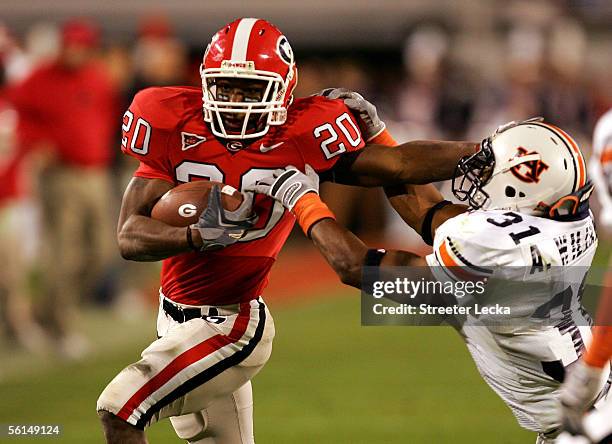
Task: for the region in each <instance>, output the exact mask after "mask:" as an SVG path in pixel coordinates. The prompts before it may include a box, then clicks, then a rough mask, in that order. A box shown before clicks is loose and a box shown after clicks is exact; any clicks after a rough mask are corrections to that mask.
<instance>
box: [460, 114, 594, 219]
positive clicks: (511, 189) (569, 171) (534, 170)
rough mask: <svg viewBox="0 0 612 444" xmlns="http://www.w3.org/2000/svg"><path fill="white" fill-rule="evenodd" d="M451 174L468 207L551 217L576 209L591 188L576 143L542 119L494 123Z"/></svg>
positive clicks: (576, 210) (567, 213) (573, 212)
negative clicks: (490, 133) (492, 130)
mask: <svg viewBox="0 0 612 444" xmlns="http://www.w3.org/2000/svg"><path fill="white" fill-rule="evenodd" d="M455 176H456V177H455V179H454V180H453V192H454V193H455V196H456V197H457V198H458V199H460V200H462V201H466V200H467V201H468V202H469V204H470V207H471V208H473V209H478V208H482V209H496V210H512V211H518V212H521V213H525V214H531V215H534V216H544V217H551V218H552V217H559V216H566V215H571V214H575V213H577V212H578V210H579V209H580V208H582V205H581V204H583V203H585V202H586V201H587V200H588V197H589V196H590V193H591V191H592V186H591V185H590V183H589V182H588V181H587V172H586V165H585V161H584V158H583V156H582V153H581V152H580V149H579V148H578V145H577V144H576V142H575V141H574V140H573V139H572V138H571V137H570V136H569V135H568V134H567V133H566V132H565V131H563V130H561V129H560V128H557V127H555V126H553V125H550V124H548V123H544V122H542V121H541V119H529V120H526V121H522V122H511V123H510V124H507V125H504V126H502V127H500V128H498V130H497V131H495V133H494V134H493V136H492V137H491V138H488V139H485V141H484V142H483V145H482V149H481V151H480V152H478V153H476V154H474V155H473V156H470V157H468V158H464V159H462V160H461V161H460V162H459V165H458V166H457V173H456V175H455ZM457 176H463V177H461V178H460V177H457Z"/></svg>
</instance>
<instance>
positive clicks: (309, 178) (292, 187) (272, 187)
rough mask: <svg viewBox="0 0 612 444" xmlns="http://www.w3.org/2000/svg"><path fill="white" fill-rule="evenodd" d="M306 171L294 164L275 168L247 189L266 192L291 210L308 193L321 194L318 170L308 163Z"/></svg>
mask: <svg viewBox="0 0 612 444" xmlns="http://www.w3.org/2000/svg"><path fill="white" fill-rule="evenodd" d="M305 171H306V173H302V172H301V171H299V170H298V169H297V168H296V167H294V166H292V165H289V166H288V167H287V168H280V169H278V170H274V171H272V172H271V173H270V175H269V176H267V177H263V178H261V179H259V180H258V181H257V182H255V184H254V185H252V186H251V187H249V188H247V191H255V192H256V193H261V194H265V195H266V196H269V197H271V198H272V199H274V200H277V201H278V202H280V203H282V204H283V206H284V207H285V208H287V209H288V210H289V211H291V210H292V209H293V207H294V206H295V204H296V203H297V201H298V200H300V198H301V197H302V196H303V195H305V194H306V193H317V194H319V176H318V175H317V173H316V171H315V170H314V169H313V168H312V167H311V166H310V165H308V164H307V165H306V166H305Z"/></svg>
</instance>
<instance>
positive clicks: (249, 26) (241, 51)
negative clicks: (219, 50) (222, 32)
mask: <svg viewBox="0 0 612 444" xmlns="http://www.w3.org/2000/svg"><path fill="white" fill-rule="evenodd" d="M257 20H259V19H256V18H244V19H242V20H240V23H238V27H237V28H236V34H235V35H234V43H233V44H232V56H231V60H236V61H242V62H244V61H246V56H247V50H248V48H249V38H250V37H251V31H252V30H253V26H255V22H257Z"/></svg>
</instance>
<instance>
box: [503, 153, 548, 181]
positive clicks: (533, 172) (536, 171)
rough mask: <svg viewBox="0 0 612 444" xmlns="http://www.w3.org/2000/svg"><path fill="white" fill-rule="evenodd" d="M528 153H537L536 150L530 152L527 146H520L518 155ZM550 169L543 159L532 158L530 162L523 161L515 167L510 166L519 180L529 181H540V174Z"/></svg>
mask: <svg viewBox="0 0 612 444" xmlns="http://www.w3.org/2000/svg"><path fill="white" fill-rule="evenodd" d="M527 154H537V153H536V152H535V151H531V152H528V151H527V150H526V149H525V148H523V147H522V146H520V147H519V148H518V153H517V154H516V156H517V157H521V156H526V155H527ZM547 169H548V165H546V164H545V163H544V162H542V161H541V160H531V161H529V162H524V163H521V164H519V165H517V166H515V167H512V168H510V172H511V173H512V174H514V177H516V178H517V179H519V180H522V181H523V182H527V183H538V182H539V181H540V175H541V174H542V173H543V172H544V171H546V170H547Z"/></svg>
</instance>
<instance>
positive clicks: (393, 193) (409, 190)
mask: <svg viewBox="0 0 612 444" xmlns="http://www.w3.org/2000/svg"><path fill="white" fill-rule="evenodd" d="M385 194H386V195H387V199H388V200H389V203H390V204H391V206H392V207H393V208H394V209H395V211H396V212H397V214H399V215H400V217H401V218H402V219H403V220H404V222H406V223H407V224H408V225H409V226H410V227H412V228H413V229H414V230H415V231H416V232H417V233H419V234H420V235H423V233H421V228H422V227H423V219H425V215H426V214H427V211H428V210H429V209H430V208H431V207H433V206H434V205H435V204H437V203H438V202H440V201H442V200H444V198H443V197H442V194H440V192H439V191H438V190H437V189H436V187H435V186H433V185H432V184H427V185H401V186H396V187H386V188H385ZM466 211H467V206H466V205H458V204H452V205H447V206H445V207H442V208H440V209H439V210H437V211H436V212H435V213H434V217H433V219H432V223H431V231H432V232H431V235H432V238H433V235H434V234H435V232H436V228H438V227H439V226H440V225H442V223H444V222H445V221H446V220H448V219H450V218H451V217H455V216H457V215H458V214H461V213H465V212H466Z"/></svg>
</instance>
